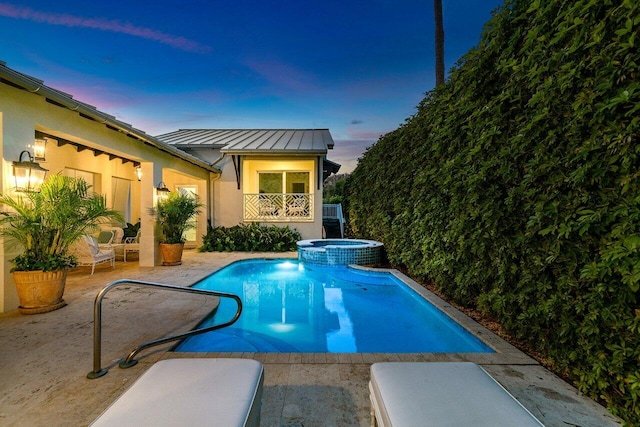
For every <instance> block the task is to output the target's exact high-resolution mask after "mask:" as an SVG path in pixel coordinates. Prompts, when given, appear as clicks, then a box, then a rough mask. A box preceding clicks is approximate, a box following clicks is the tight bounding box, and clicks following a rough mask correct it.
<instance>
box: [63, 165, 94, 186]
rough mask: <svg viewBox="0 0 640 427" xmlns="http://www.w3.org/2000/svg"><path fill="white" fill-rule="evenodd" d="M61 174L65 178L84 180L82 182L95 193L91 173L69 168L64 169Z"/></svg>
mask: <svg viewBox="0 0 640 427" xmlns="http://www.w3.org/2000/svg"><path fill="white" fill-rule="evenodd" d="M62 174H63V175H65V176H70V177H71V178H76V179H79V178H82V179H84V181H85V182H86V183H87V184H89V185H90V186H91V187H92V188H91V190H92V191H94V192H95V191H97V190H96V188H95V185H94V182H93V181H94V174H93V172H85V171H81V170H78V169H71V168H64V171H62Z"/></svg>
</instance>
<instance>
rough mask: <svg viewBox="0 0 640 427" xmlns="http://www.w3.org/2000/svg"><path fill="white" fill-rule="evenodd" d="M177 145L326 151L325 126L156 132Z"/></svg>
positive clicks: (251, 150) (276, 151)
mask: <svg viewBox="0 0 640 427" xmlns="http://www.w3.org/2000/svg"><path fill="white" fill-rule="evenodd" d="M156 138H158V139H159V140H160V141H162V142H164V143H166V144H169V145H173V146H175V147H180V148H198V147H200V148H220V149H221V151H222V152H223V153H228V154H327V151H328V150H329V149H333V145H334V143H333V138H332V137H331V133H330V132H329V129H180V130H177V131H175V132H170V133H166V134H163V135H158V136H157V137H156Z"/></svg>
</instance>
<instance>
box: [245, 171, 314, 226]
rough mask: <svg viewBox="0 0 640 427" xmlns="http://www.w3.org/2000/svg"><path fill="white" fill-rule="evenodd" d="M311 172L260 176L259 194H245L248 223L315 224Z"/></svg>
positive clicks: (259, 174)
mask: <svg viewBox="0 0 640 427" xmlns="http://www.w3.org/2000/svg"><path fill="white" fill-rule="evenodd" d="M310 180H311V173H310V172H289V171H282V172H274V171H268V172H266V171H265V172H258V194H245V205H244V218H245V220H261V221H313V209H312V207H313V203H312V200H313V195H312V194H309V191H310V189H311V188H310Z"/></svg>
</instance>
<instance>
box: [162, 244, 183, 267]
mask: <svg viewBox="0 0 640 427" xmlns="http://www.w3.org/2000/svg"><path fill="white" fill-rule="evenodd" d="M182 249H184V243H160V251H161V252H162V259H163V260H164V261H163V262H162V265H180V264H182Z"/></svg>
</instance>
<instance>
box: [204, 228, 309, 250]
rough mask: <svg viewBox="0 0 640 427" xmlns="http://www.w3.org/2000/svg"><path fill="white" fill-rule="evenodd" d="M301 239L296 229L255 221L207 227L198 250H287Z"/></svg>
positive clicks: (293, 248) (293, 247) (295, 247)
mask: <svg viewBox="0 0 640 427" xmlns="http://www.w3.org/2000/svg"><path fill="white" fill-rule="evenodd" d="M298 240H302V236H301V235H300V233H299V232H298V231H297V230H294V229H290V228H289V227H278V226H275V225H271V226H261V225H259V224H257V223H250V224H241V225H236V226H233V227H211V226H209V227H207V234H206V235H205V236H204V239H203V244H202V246H201V247H200V248H198V251H199V252H233V251H239V252H250V251H261V252H288V251H296V250H298V247H297V245H296V243H297V242H298Z"/></svg>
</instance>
